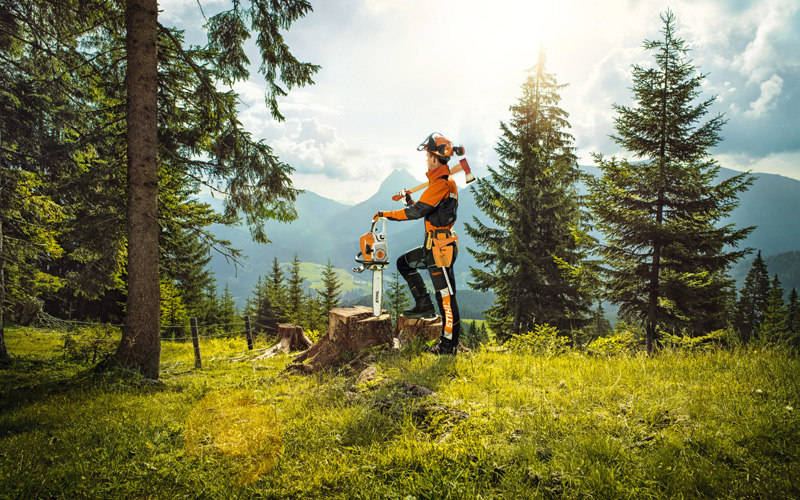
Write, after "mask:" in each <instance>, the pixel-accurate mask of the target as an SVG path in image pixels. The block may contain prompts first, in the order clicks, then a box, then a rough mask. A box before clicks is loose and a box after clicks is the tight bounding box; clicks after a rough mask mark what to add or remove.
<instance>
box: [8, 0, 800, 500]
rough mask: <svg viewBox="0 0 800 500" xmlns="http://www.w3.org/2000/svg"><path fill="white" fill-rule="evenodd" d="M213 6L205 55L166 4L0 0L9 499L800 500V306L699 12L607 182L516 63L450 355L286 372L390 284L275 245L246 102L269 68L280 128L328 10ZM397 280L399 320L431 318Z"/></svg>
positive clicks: (392, 290)
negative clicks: (253, 268) (708, 60)
mask: <svg viewBox="0 0 800 500" xmlns="http://www.w3.org/2000/svg"><path fill="white" fill-rule="evenodd" d="M201 3H202V4H203V5H200V4H201ZM223 3H224V4H226V7H225V9H227V10H221V11H219V12H218V13H215V14H212V13H211V11H210V10H209V11H208V12H205V11H204V13H203V15H204V16H206V17H205V19H206V24H205V25H204V30H205V33H206V34H207V40H205V42H204V43H203V44H200V45H197V44H195V43H188V42H187V40H186V34H185V32H184V31H182V30H181V29H178V28H176V27H171V26H169V25H168V24H167V23H166V22H164V21H163V20H162V19H161V18H160V17H159V16H160V11H159V4H158V3H157V2H156V0H125V1H122V0H80V1H78V0H30V1H25V2H22V1H19V0H0V498H178V497H181V498H231V497H241V498H401V499H403V498H404V499H412V498H588V497H603V498H623V497H626V498H643V497H649V498H800V487H798V484H797V479H796V478H797V477H800V447H798V445H797V443H798V442H799V441H798V440H800V419H799V418H798V416H797V414H798V411H797V405H798V404H800V361H798V358H797V353H798V349H800V301H799V300H798V291H797V289H796V287H794V286H791V287H787V286H785V285H784V284H783V283H782V278H783V281H784V283H787V282H791V283H793V281H791V280H790V276H789V275H788V274H787V275H786V276H779V275H778V274H775V273H770V271H769V270H768V268H767V264H766V263H765V258H764V257H762V252H761V250H760V249H758V248H751V247H748V246H747V245H746V244H745V240H746V239H747V237H748V236H749V235H751V234H752V232H753V231H755V230H756V229H757V228H756V227H754V226H746V227H740V226H738V225H736V224H734V223H731V222H730V219H729V217H730V215H731V213H732V212H733V211H734V210H735V209H736V208H737V207H739V205H740V197H741V196H742V195H743V194H744V193H746V192H747V191H748V189H750V188H751V187H752V185H753V184H754V182H755V181H756V179H757V176H756V175H755V174H752V173H750V172H737V174H736V175H734V176H732V177H727V178H722V177H720V175H719V172H720V168H721V166H722V165H720V163H719V161H718V160H717V159H715V157H714V155H713V151H712V150H713V148H714V147H715V146H717V145H718V144H719V143H721V142H722V141H724V139H725V129H726V125H727V124H729V122H730V120H731V119H733V118H732V117H730V116H727V115H725V114H722V113H717V112H715V111H714V110H715V109H716V108H714V104H715V102H716V101H717V96H716V95H714V94H712V93H709V92H708V89H707V87H706V86H705V83H706V78H707V75H706V74H705V73H703V71H704V70H703V68H702V67H698V66H696V65H695V63H694V62H693V60H692V57H691V55H690V50H691V48H690V46H689V44H688V43H687V42H686V41H685V40H684V39H682V38H681V36H680V23H679V19H678V16H677V14H679V13H676V12H673V11H671V10H667V11H664V12H660V13H659V12H654V16H658V15H660V30H659V31H656V32H653V33H652V34H651V36H650V37H649V38H648V39H646V40H643V41H642V44H641V47H640V51H641V54H640V55H642V56H643V57H646V59H647V60H648V63H647V64H639V63H631V65H630V87H629V89H628V91H629V100H627V101H625V103H614V104H613V105H612V106H611V107H609V109H608V110H607V112H608V115H609V116H611V117H612V118H613V129H610V130H608V131H607V135H608V136H609V137H610V141H611V142H612V143H613V144H614V145H615V146H618V147H619V148H620V149H621V150H624V151H625V152H626V155H625V156H624V157H623V156H609V155H607V154H604V153H602V152H600V151H597V152H595V153H593V157H592V161H593V163H594V165H595V166H596V167H597V168H596V170H593V172H597V173H596V174H595V175H592V174H590V173H587V171H586V170H585V169H583V168H581V166H580V165H579V159H578V156H577V152H576V137H574V131H573V129H572V126H571V124H570V116H571V115H573V116H574V115H575V114H576V113H579V110H576V109H566V108H565V107H562V106H564V103H563V102H562V97H561V94H562V92H563V91H564V89H565V88H566V86H567V85H568V84H569V83H570V82H561V81H559V78H558V75H556V74H555V73H554V72H553V71H552V69H551V67H552V66H554V65H553V64H551V61H548V51H547V50H546V49H545V48H544V47H542V48H541V49H539V51H538V53H536V54H534V55H533V58H532V60H531V61H528V63H529V64H532V67H530V69H528V70H527V71H526V73H525V78H524V80H523V81H522V82H520V83H521V85H520V86H519V91H518V96H517V99H516V100H514V101H513V102H509V103H508V106H510V107H509V114H508V118H507V119H501V118H500V117H498V118H497V119H496V120H495V122H496V123H499V129H498V130H497V137H496V142H495V145H494V151H495V152H496V155H497V158H498V161H497V162H496V164H489V165H484V167H485V169H486V170H485V171H486V172H488V173H487V175H482V176H479V177H478V179H477V181H476V182H474V183H472V184H470V185H469V186H468V187H466V188H462V189H465V190H468V191H469V192H470V194H471V195H472V198H471V199H474V200H475V201H474V203H475V207H476V208H477V210H478V213H479V215H478V216H475V217H472V218H471V220H464V221H462V223H463V224H464V232H465V233H466V235H467V236H468V237H469V238H470V241H474V245H470V246H464V245H462V247H461V248H460V249H459V251H460V252H462V253H463V254H464V255H469V256H470V258H472V259H474V262H475V265H470V266H469V267H468V268H465V269H463V271H466V272H467V273H468V280H467V282H468V288H469V290H470V291H472V292H475V293H476V295H475V296H478V297H491V298H492V300H491V302H490V303H488V305H487V306H486V307H485V308H484V309H483V310H481V311H478V312H477V313H476V314H475V315H470V317H469V319H466V318H463V314H462V319H461V327H460V328H461V336H460V342H461V345H462V351H461V352H459V353H458V355H456V356H452V357H448V356H439V357H436V356H433V355H431V354H429V353H428V352H427V350H426V348H427V346H426V345H425V343H424V342H422V341H419V340H412V341H410V342H409V343H403V344H402V345H400V347H399V348H398V345H395V346H394V348H392V346H387V347H386V348H370V349H369V350H368V352H367V351H365V352H351V351H346V352H345V353H344V354H342V363H341V364H340V365H338V366H337V367H335V368H332V369H330V370H327V371H324V372H322V373H315V374H314V375H294V374H287V372H286V369H285V367H286V366H287V363H291V361H292V359H293V356H296V355H297V353H296V352H295V353H292V352H288V351H289V349H286V350H284V351H281V350H280V349H277V347H272V346H279V345H280V341H281V336H280V335H281V334H280V332H281V331H284V330H283V329H285V328H286V326H287V325H289V324H291V325H299V326H300V327H302V331H303V332H304V333H303V335H305V337H306V339H307V341H308V342H310V343H312V344H313V343H319V342H323V341H324V340H326V339H328V337H329V335H327V336H326V332H328V330H329V326H330V328H331V329H332V330H331V331H333V326H332V325H333V321H334V320H333V319H330V321H331V323H330V325H329V313H330V311H332V310H338V309H339V308H350V307H358V306H360V305H369V304H370V301H369V300H370V298H369V297H365V298H366V301H364V300H363V299H362V300H361V301H359V300H350V299H347V300H345V298H344V295H345V281H346V280H345V278H346V277H347V276H348V275H347V273H348V272H349V271H343V270H342V269H341V268H339V266H338V264H337V265H334V264H335V263H334V262H333V261H332V259H331V258H330V257H328V258H327V260H326V261H324V262H317V263H315V264H317V265H316V266H315V267H314V269H317V270H318V271H314V272H315V273H316V274H315V275H313V276H311V275H309V272H308V269H309V268H308V267H304V263H303V262H302V261H301V260H300V258H299V257H298V254H295V256H294V258H293V260H292V261H290V262H280V261H279V259H278V258H277V257H272V256H271V255H270V253H269V252H270V250H269V248H270V247H269V245H270V244H271V239H272V238H274V236H273V235H271V233H270V230H269V227H270V226H269V224H271V223H274V222H281V223H285V224H298V225H299V224H303V223H304V221H303V219H302V218H301V217H299V216H298V211H297V208H296V202H297V200H298V198H299V197H300V196H301V195H302V194H303V190H301V189H300V188H298V187H297V185H296V184H297V177H296V172H295V170H296V168H295V166H293V165H292V164H290V163H289V162H288V161H287V160H286V159H283V158H281V157H280V156H279V155H278V153H277V152H276V151H275V150H274V149H273V147H271V146H270V145H269V144H268V143H267V142H266V141H264V140H263V139H260V138H259V137H258V136H257V135H256V134H254V133H253V132H252V131H250V130H248V129H247V127H246V126H245V125H244V123H246V122H247V121H246V120H245V119H243V117H242V113H243V107H242V106H241V105H240V104H241V97H240V95H239V93H238V92H237V91H236V90H234V89H242V88H243V87H237V84H238V83H240V82H247V81H248V80H249V79H251V78H254V77H256V73H257V77H258V78H259V79H260V80H262V81H263V82H265V84H266V89H267V90H266V92H265V95H264V96H263V97H264V98H263V102H262V106H264V107H265V108H266V110H267V112H268V114H269V117H270V119H271V120H274V121H275V122H276V123H280V122H284V121H285V120H286V118H287V116H288V111H287V109H286V107H285V106H284V103H285V102H286V101H285V98H286V97H287V96H290V95H292V93H296V92H302V91H303V90H304V89H305V88H309V87H311V86H314V85H317V84H318V83H315V79H317V78H318V76H319V75H320V74H321V73H320V72H321V71H322V70H323V69H324V68H322V67H321V66H320V65H318V64H317V63H315V62H314V61H313V60H311V61H306V60H305V56H300V55H298V54H297V53H296V52H295V49H294V48H293V46H292V44H291V43H290V40H293V39H292V38H291V37H290V36H289V35H290V34H292V33H293V30H294V29H295V28H294V26H295V25H296V24H298V23H300V22H302V20H303V18H304V17H306V16H309V15H311V13H312V12H313V7H312V5H311V3H309V1H307V0H284V1H271V0H251V1H249V2H238V1H233V2H223ZM193 8H208V6H206V5H205V2H198V4H197V6H193ZM246 50H247V51H249V54H250V55H249V56H248V53H246ZM253 53H257V54H258V56H257V57H258V60H255V61H254V60H252V59H253V56H252V54H253ZM637 60H641V59H637ZM555 66H557V65H555ZM251 73H252V75H251ZM344 112H346V111H344ZM384 125H385V126H387V127H391V123H390V122H387V123H384ZM426 133H427V132H426ZM465 145H466V147H467V150H468V152H469V147H470V145H469V144H466V143H465ZM476 161H477V160H476ZM473 168H474V165H473ZM409 187H410V186H409ZM200 193H205V194H206V195H211V196H213V197H214V198H215V199H217V200H218V203H214V204H212V203H209V202H206V201H203V200H205V199H206V198H203V197H201V196H200ZM387 206H388V203H387ZM362 215H363V218H364V220H366V219H367V217H369V216H371V215H372V214H371V213H369V214H362ZM419 224H421V222H420V223H419ZM362 225H363V224H362ZM238 226H241V227H245V228H247V230H248V231H249V234H250V238H252V240H253V241H255V242H259V243H263V244H265V246H264V248H265V256H269V257H265V256H261V257H259V258H263V259H264V260H265V261H268V262H269V265H268V266H267V267H268V269H269V271H268V272H266V273H264V274H263V275H260V276H257V281H256V285H255V286H254V287H253V289H252V291H251V292H250V294H249V296H248V297H246V299H245V300H244V301H243V303H238V304H237V302H236V300H234V296H233V295H232V292H231V290H230V287H229V285H230V284H229V283H224V282H220V281H219V280H218V277H217V276H215V274H214V272H213V269H212V266H211V260H212V255H221V256H224V257H225V259H226V260H227V261H228V262H229V263H230V265H231V266H239V268H241V265H242V262H244V259H245V258H246V256H245V255H244V254H243V252H242V249H241V248H237V246H236V243H235V242H232V241H229V240H226V239H225V238H223V237H221V236H219V234H220V232H219V231H217V230H216V229H217V228H220V227H238ZM355 243H356V242H353V244H354V246H353V248H354V249H355V248H356V246H355ZM298 250H299V249H298ZM354 253H355V252H354ZM749 261H752V265H750V267H749V269H748V271H747V273H746V278H745V279H744V281H743V282H740V284H738V285H737V282H736V281H735V280H734V278H733V277H732V276H731V270H732V268H733V267H734V266H736V265H737V264H739V265H741V264H742V263H743V262H749ZM238 272H244V271H238ZM384 276H385V277H386V278H387V280H386V284H385V287H384V292H383V308H384V309H385V310H386V312H388V315H389V319H388V320H387V321H389V322H390V326H391V325H397V324H399V322H400V317H401V315H402V312H403V311H404V310H406V309H408V308H409V307H410V306H412V305H414V303H413V300H412V297H411V295H410V294H409V292H408V287H407V286H406V285H405V282H404V281H403V279H402V277H401V276H400V274H399V273H397V272H394V273H392V272H387V273H385V275H384ZM791 279H794V278H791ZM787 280H790V281H787ZM311 281H314V282H315V285H314V286H313V287H312V286H310V282H311ZM368 294H369V292H365V293H364V295H368ZM470 297H472V295H470ZM464 304H465V306H464V307H466V308H467V309H469V310H472V309H471V308H473V307H474V306H473V304H472V302H470V301H468V300H467V299H466V294H465V302H464ZM609 311H611V314H609ZM332 317H333V316H330V318H332ZM473 317H475V318H476V319H472V318H473ZM395 340H397V339H395ZM309 345H311V344H309ZM215 426H217V427H215ZM209 429H210V430H209ZM220 429H225V430H224V432H223V431H222V430H220ZM204 432H209V433H211V434H209V435H206V434H203V433H204ZM210 435H213V436H212V437H209V436H210ZM209 439H211V441H213V442H211V441H209ZM225 439H227V440H228V441H224V440H225Z"/></svg>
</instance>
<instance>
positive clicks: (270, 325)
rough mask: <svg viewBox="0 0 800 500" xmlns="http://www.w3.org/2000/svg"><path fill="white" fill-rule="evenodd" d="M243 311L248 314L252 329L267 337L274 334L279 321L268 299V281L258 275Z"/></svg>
mask: <svg viewBox="0 0 800 500" xmlns="http://www.w3.org/2000/svg"><path fill="white" fill-rule="evenodd" d="M245 313H246V314H248V315H249V316H250V320H251V322H252V324H253V330H254V331H256V332H264V333H265V334H266V335H267V336H268V337H273V336H275V334H276V332H277V331H278V324H279V323H280V321H279V320H278V317H277V316H276V314H275V311H274V309H273V307H272V302H271V301H270V294H269V287H268V282H267V281H266V280H264V279H262V277H261V276H259V277H258V281H257V282H256V286H255V289H254V290H253V294H252V295H251V296H250V297H248V298H247V307H246V310H245Z"/></svg>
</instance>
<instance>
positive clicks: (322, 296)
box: [319, 258, 342, 318]
mask: <svg viewBox="0 0 800 500" xmlns="http://www.w3.org/2000/svg"><path fill="white" fill-rule="evenodd" d="M341 293H342V280H341V279H340V278H339V275H337V274H336V270H335V269H334V268H333V264H331V259H330V258H329V259H328V263H327V264H326V265H325V269H323V270H322V290H320V291H319V300H320V306H321V307H322V311H321V312H322V314H323V315H324V317H325V318H327V317H328V312H330V310H331V309H333V308H335V307H339V304H340V303H341V297H340V295H341Z"/></svg>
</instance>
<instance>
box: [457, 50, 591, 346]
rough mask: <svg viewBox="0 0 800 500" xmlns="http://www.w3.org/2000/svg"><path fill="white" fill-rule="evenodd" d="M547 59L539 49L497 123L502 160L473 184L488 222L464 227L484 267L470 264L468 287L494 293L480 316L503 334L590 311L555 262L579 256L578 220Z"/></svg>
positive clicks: (565, 325) (569, 324)
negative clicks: (519, 93) (517, 94)
mask: <svg viewBox="0 0 800 500" xmlns="http://www.w3.org/2000/svg"><path fill="white" fill-rule="evenodd" d="M545 64H546V57H545V52H544V49H542V50H540V51H539V57H538V60H537V63H536V65H535V66H534V67H533V68H532V69H531V70H530V71H529V75H528V77H527V79H526V81H525V83H524V84H523V85H522V96H521V97H520V99H519V101H518V102H517V103H516V104H514V105H512V106H511V108H510V109H511V120H510V121H509V122H508V123H501V124H500V128H501V132H502V134H501V137H500V139H499V140H498V143H497V147H496V148H495V150H496V151H497V153H498V155H499V157H500V164H499V165H498V166H497V168H489V172H490V175H489V176H488V177H485V178H484V179H480V180H479V181H478V183H477V185H476V186H473V187H472V192H473V194H474V195H475V200H476V205H477V206H478V208H480V210H481V211H482V212H483V213H484V214H485V215H486V216H487V217H488V219H489V221H490V222H489V224H485V223H484V222H482V221H480V220H479V219H478V218H473V222H472V223H471V224H466V225H465V227H466V230H467V233H468V234H469V235H470V236H471V237H472V238H474V239H475V242H476V243H477V245H478V246H479V247H480V250H473V249H468V250H469V251H470V252H471V253H472V254H473V255H474V256H475V259H476V260H477V261H478V263H480V264H482V265H483V266H484V268H472V269H471V274H472V278H473V281H472V282H471V283H470V285H471V286H472V287H473V288H475V289H477V290H481V291H487V290H493V291H494V293H495V294H497V299H496V301H495V304H494V305H493V306H492V307H491V308H490V309H489V310H488V311H486V314H485V317H486V319H487V321H488V322H489V326H490V328H491V329H492V331H493V332H495V334H496V335H497V336H498V337H500V338H501V339H502V338H508V337H510V336H512V335H515V334H519V333H523V332H526V331H532V330H533V328H534V325H535V324H542V323H549V324H551V325H553V326H556V327H557V328H559V329H562V330H564V329H570V328H576V327H579V326H581V325H582V324H583V322H584V321H585V320H586V314H587V312H588V304H587V300H586V297H585V295H584V294H583V293H582V292H581V290H579V287H578V286H577V285H576V284H574V283H573V282H571V281H570V279H568V277H567V276H565V274H564V272H562V270H561V266H560V265H559V260H560V261H561V262H562V263H563V262H566V263H569V264H571V265H574V264H576V263H577V261H578V259H579V256H578V252H577V246H576V239H575V237H574V234H573V231H574V230H575V229H576V228H577V227H578V226H579V225H580V222H581V212H580V206H579V200H578V196H577V193H576V189H575V183H576V181H577V179H578V175H579V172H578V168H577V162H576V156H575V153H574V146H573V137H572V136H571V135H570V134H569V133H568V132H567V129H568V128H569V127H570V125H569V122H568V121H567V118H568V114H567V112H566V111H564V110H563V109H561V108H560V107H558V103H559V101H560V100H561V97H560V95H559V90H560V89H562V88H563V87H564V86H565V85H559V84H558V83H557V81H556V77H555V76H554V75H553V74H551V73H548V72H547V69H546V67H545Z"/></svg>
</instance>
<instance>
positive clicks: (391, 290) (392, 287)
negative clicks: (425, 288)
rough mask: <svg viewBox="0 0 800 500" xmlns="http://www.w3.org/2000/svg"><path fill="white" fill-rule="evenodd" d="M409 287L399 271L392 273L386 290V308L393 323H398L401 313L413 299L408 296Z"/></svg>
mask: <svg viewBox="0 0 800 500" xmlns="http://www.w3.org/2000/svg"><path fill="white" fill-rule="evenodd" d="M407 290H408V287H407V286H406V285H405V281H404V280H403V278H402V276H401V275H400V273H399V272H397V271H395V272H394V273H392V279H391V280H390V281H389V285H388V287H387V290H386V309H387V310H388V311H389V316H390V317H391V318H392V323H393V324H395V325H396V324H397V318H398V317H400V313H402V312H403V311H405V310H406V309H408V307H409V306H410V305H411V299H410V298H409V296H408V292H407Z"/></svg>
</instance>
